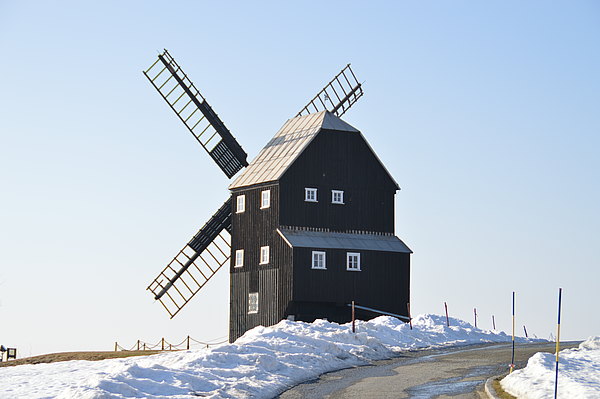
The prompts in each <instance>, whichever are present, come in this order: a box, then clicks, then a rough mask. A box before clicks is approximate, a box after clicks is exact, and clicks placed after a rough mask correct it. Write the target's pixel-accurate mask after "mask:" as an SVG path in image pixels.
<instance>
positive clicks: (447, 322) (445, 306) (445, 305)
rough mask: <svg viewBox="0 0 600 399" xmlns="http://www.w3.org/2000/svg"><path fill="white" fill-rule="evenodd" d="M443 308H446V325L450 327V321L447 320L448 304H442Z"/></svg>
mask: <svg viewBox="0 0 600 399" xmlns="http://www.w3.org/2000/svg"><path fill="white" fill-rule="evenodd" d="M444 308H446V325H447V326H448V327H450V319H449V318H448V304H447V303H446V302H444Z"/></svg>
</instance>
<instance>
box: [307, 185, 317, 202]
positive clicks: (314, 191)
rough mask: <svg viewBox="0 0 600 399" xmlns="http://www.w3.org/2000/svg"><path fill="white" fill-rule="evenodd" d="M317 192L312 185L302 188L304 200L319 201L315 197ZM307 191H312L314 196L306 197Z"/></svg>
mask: <svg viewBox="0 0 600 399" xmlns="http://www.w3.org/2000/svg"><path fill="white" fill-rule="evenodd" d="M317 192H318V190H317V189H316V188H314V187H305V188H304V201H306V202H319V198H318V197H317ZM308 193H314V194H315V198H314V199H312V198H311V199H309V197H308Z"/></svg>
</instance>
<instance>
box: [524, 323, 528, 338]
mask: <svg viewBox="0 0 600 399" xmlns="http://www.w3.org/2000/svg"><path fill="white" fill-rule="evenodd" d="M523 331H525V338H529V336H528V335H527V329H526V328H525V326H523Z"/></svg>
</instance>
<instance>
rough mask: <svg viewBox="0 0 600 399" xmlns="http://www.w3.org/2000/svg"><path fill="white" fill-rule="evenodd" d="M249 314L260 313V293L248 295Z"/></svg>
mask: <svg viewBox="0 0 600 399" xmlns="http://www.w3.org/2000/svg"><path fill="white" fill-rule="evenodd" d="M248 313H258V292H251V293H249V294H248Z"/></svg>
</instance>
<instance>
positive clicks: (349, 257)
mask: <svg viewBox="0 0 600 399" xmlns="http://www.w3.org/2000/svg"><path fill="white" fill-rule="evenodd" d="M346 270H352V271H360V254H359V253H357V252H348V253H346Z"/></svg>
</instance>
